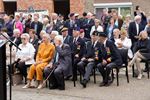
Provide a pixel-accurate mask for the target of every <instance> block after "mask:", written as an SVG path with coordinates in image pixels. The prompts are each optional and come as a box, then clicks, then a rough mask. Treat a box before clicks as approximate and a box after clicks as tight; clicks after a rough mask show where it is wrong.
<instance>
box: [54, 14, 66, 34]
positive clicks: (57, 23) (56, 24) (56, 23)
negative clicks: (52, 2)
mask: <svg viewBox="0 0 150 100" xmlns="http://www.w3.org/2000/svg"><path fill="white" fill-rule="evenodd" d="M52 22H53V30H56V31H58V32H60V30H61V28H62V27H63V24H62V23H61V22H60V20H58V14H57V13H52Z"/></svg>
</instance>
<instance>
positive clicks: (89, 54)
mask: <svg viewBox="0 0 150 100" xmlns="http://www.w3.org/2000/svg"><path fill="white" fill-rule="evenodd" d="M100 47H101V44H100V43H99V42H97V43H96V45H95V47H93V44H92V41H88V42H87V43H86V54H85V55H84V57H85V58H95V56H96V55H95V53H96V52H98V51H99V50H100Z"/></svg>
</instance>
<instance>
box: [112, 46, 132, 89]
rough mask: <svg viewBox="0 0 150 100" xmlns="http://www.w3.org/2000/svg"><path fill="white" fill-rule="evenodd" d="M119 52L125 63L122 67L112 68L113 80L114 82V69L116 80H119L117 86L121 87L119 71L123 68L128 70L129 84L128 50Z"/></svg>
mask: <svg viewBox="0 0 150 100" xmlns="http://www.w3.org/2000/svg"><path fill="white" fill-rule="evenodd" d="M119 52H120V54H121V58H122V61H123V64H122V66H116V67H114V68H112V80H114V72H113V69H115V70H116V78H117V86H119V70H120V69H121V68H126V72H125V74H126V77H127V83H129V75H128V49H119Z"/></svg>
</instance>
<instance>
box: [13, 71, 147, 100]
mask: <svg viewBox="0 0 150 100" xmlns="http://www.w3.org/2000/svg"><path fill="white" fill-rule="evenodd" d="M100 80H101V78H100V76H99V75H97V83H96V84H94V83H93V77H91V81H90V83H89V84H88V85H87V88H86V89H83V88H82V86H81V85H80V84H79V82H77V86H76V87H73V82H72V81H66V90H65V91H59V90H49V89H48V88H44V89H42V90H37V89H22V86H23V85H18V86H14V87H13V98H12V100H150V79H147V74H145V77H144V78H143V79H142V80H137V79H136V78H132V77H131V75H130V83H129V84H128V83H127V82H126V77H125V76H124V75H123V74H121V75H120V86H119V87H117V86H116V80H115V81H114V83H113V84H112V85H111V86H110V87H99V82H100Z"/></svg>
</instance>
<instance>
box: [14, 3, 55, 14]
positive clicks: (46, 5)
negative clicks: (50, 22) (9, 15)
mask: <svg viewBox="0 0 150 100" xmlns="http://www.w3.org/2000/svg"><path fill="white" fill-rule="evenodd" d="M29 6H33V8H34V9H35V10H48V11H49V13H51V12H53V11H54V6H53V0H17V9H18V10H26V9H28V7H29Z"/></svg>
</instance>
